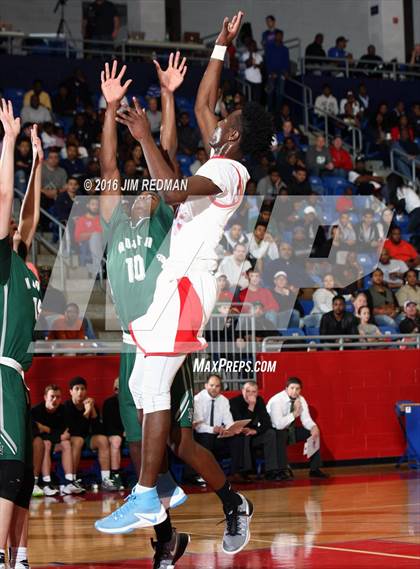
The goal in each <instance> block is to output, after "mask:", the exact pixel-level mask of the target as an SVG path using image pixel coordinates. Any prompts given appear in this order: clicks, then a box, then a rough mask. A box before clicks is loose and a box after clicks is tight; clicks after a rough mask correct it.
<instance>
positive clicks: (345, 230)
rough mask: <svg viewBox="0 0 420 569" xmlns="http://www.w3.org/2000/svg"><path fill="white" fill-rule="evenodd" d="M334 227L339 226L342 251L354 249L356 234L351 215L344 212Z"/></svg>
mask: <svg viewBox="0 0 420 569" xmlns="http://www.w3.org/2000/svg"><path fill="white" fill-rule="evenodd" d="M333 225H337V227H338V228H339V230H340V244H341V249H347V250H348V249H351V248H352V247H354V245H355V244H356V232H355V230H354V227H353V224H352V222H351V219H350V215H349V214H348V213H347V212H345V211H344V212H343V213H341V214H340V217H339V218H338V220H337V221H335V222H334V223H333Z"/></svg>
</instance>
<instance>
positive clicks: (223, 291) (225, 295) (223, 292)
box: [216, 273, 233, 303]
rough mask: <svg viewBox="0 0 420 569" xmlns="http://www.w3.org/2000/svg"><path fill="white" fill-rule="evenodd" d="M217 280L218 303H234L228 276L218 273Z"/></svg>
mask: <svg viewBox="0 0 420 569" xmlns="http://www.w3.org/2000/svg"><path fill="white" fill-rule="evenodd" d="M216 278H217V290H218V291H219V294H218V296H217V302H225V303H231V302H232V301H233V293H232V292H231V291H230V290H229V286H230V283H229V281H228V280H227V276H226V275H223V274H221V273H216Z"/></svg>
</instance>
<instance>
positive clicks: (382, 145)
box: [365, 113, 391, 165]
mask: <svg viewBox="0 0 420 569" xmlns="http://www.w3.org/2000/svg"><path fill="white" fill-rule="evenodd" d="M365 136H366V138H367V145H368V146H367V147H368V148H369V152H370V153H375V154H376V155H377V156H378V158H379V159H381V160H382V161H383V162H384V163H385V164H386V165H388V163H389V144H390V139H391V133H390V131H389V130H386V126H385V123H384V115H383V114H382V113H376V114H375V116H374V117H373V121H372V122H371V124H370V126H369V128H368V130H367V132H366V133H365Z"/></svg>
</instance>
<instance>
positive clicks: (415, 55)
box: [410, 43, 420, 65]
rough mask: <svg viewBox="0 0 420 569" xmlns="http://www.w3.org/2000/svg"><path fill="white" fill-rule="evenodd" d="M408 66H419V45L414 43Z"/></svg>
mask: <svg viewBox="0 0 420 569" xmlns="http://www.w3.org/2000/svg"><path fill="white" fill-rule="evenodd" d="M410 65H420V43H416V45H415V46H414V48H413V51H412V52H411V57H410Z"/></svg>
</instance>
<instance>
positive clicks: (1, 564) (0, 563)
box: [0, 552, 6, 569]
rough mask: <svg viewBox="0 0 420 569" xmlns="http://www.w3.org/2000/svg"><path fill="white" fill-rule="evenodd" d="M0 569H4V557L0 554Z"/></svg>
mask: <svg viewBox="0 0 420 569" xmlns="http://www.w3.org/2000/svg"><path fill="white" fill-rule="evenodd" d="M0 569H6V556H5V554H4V553H2V552H0Z"/></svg>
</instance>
